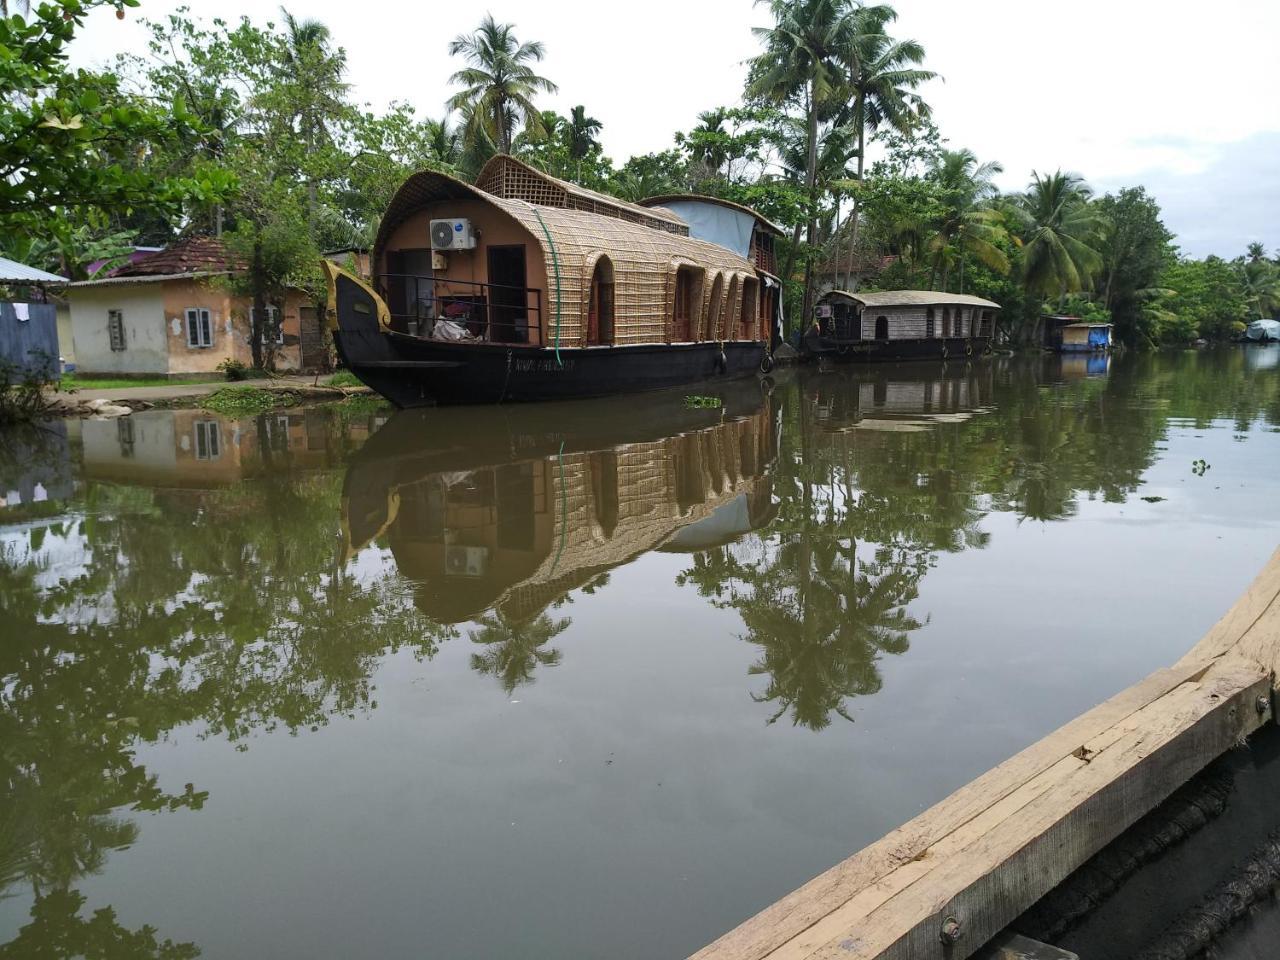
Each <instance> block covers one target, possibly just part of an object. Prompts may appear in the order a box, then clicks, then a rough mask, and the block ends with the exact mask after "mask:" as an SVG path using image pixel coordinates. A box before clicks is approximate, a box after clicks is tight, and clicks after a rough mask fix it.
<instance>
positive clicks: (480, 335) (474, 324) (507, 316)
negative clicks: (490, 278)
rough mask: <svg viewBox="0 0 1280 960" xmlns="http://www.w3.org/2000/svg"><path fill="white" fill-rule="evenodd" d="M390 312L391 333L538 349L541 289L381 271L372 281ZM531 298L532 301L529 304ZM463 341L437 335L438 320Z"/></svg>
mask: <svg viewBox="0 0 1280 960" xmlns="http://www.w3.org/2000/svg"><path fill="white" fill-rule="evenodd" d="M375 282H376V284H377V288H378V293H379V294H380V295H381V296H382V298H383V299H384V300H385V301H386V303H387V306H388V308H390V311H391V326H392V329H395V330H399V331H401V332H403V333H408V334H410V335H411V336H418V337H425V338H427V339H433V338H435V339H465V340H474V341H481V342H484V343H528V344H534V345H536V346H542V291H541V290H539V289H536V288H534V287H515V286H509V285H507V284H501V283H481V282H480V281H478V280H453V279H448V278H444V277H421V276H415V275H413V274H407V273H384V274H379V275H378V276H377V277H376V278H375ZM531 298H532V303H531V302H530V301H531ZM442 321H443V322H448V323H451V324H454V325H455V327H453V328H450V329H451V331H452V332H457V328H459V327H460V328H461V329H462V330H463V331H465V337H461V338H453V337H437V333H436V327H437V325H438V324H439V323H441V322H442Z"/></svg>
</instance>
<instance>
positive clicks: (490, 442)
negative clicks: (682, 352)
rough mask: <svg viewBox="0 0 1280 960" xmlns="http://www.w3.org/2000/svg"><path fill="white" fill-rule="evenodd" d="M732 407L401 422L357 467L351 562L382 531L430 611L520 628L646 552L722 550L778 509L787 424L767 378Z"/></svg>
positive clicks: (531, 411) (463, 414) (519, 412)
mask: <svg viewBox="0 0 1280 960" xmlns="http://www.w3.org/2000/svg"><path fill="white" fill-rule="evenodd" d="M722 399H723V403H724V405H723V406H722V407H721V408H719V409H689V408H686V407H685V406H684V398H683V397H681V396H668V397H664V398H657V399H654V398H650V400H648V401H646V403H645V404H644V405H637V404H636V403H635V402H634V401H631V402H626V401H617V402H609V401H605V402H603V403H599V404H592V405H590V410H585V409H576V410H575V409H574V407H579V408H581V407H582V405H564V406H540V407H528V408H519V409H511V410H508V411H506V412H505V414H504V415H503V416H501V417H499V416H495V414H494V412H493V411H486V410H482V409H477V410H457V411H449V412H448V413H447V415H445V416H439V415H435V414H436V413H437V412H434V411H423V412H406V413H401V414H397V415H396V417H395V418H393V419H392V421H391V422H389V423H388V424H387V425H386V426H385V427H384V428H383V429H382V430H381V431H379V433H378V434H377V435H375V436H374V437H373V439H372V440H371V441H370V443H369V444H368V445H367V447H366V448H365V449H364V450H362V451H361V453H360V455H359V456H357V458H356V459H355V461H354V462H353V463H352V465H351V467H350V469H349V470H348V472H347V477H346V483H345V487H344V499H343V505H344V530H345V535H346V538H347V548H348V554H349V555H350V554H353V553H354V552H355V551H357V550H359V549H360V548H361V547H362V546H364V545H365V544H367V543H368V542H369V541H371V540H373V539H375V538H379V537H383V536H385V538H386V543H387V544H388V545H389V547H390V549H391V552H392V554H393V555H394V557H395V560H396V564H397V566H398V568H399V570H400V572H401V574H403V575H404V576H405V577H407V578H409V579H410V580H412V581H413V582H414V584H415V590H416V597H417V602H418V606H419V608H420V609H421V610H422V612H424V613H426V614H427V615H428V616H430V617H432V618H433V619H435V620H438V621H441V622H443V623H458V622H463V621H470V620H477V619H478V618H481V617H482V616H483V615H484V614H485V613H486V611H489V610H491V609H492V610H493V613H494V615H495V616H496V617H498V618H500V619H501V620H502V621H503V622H504V623H507V624H518V623H526V622H529V621H531V620H533V619H534V618H537V617H538V616H539V615H541V614H542V613H543V611H545V610H546V608H547V607H548V606H549V605H551V604H552V603H554V602H555V601H557V600H559V599H560V598H562V597H563V596H564V595H565V594H567V593H568V592H569V591H571V590H573V589H576V588H578V587H581V586H584V585H586V584H588V583H590V582H591V581H592V580H594V579H595V578H597V577H598V576H600V574H602V573H604V572H606V571H608V570H610V569H612V568H614V567H617V566H619V565H621V564H624V563H627V562H628V561H630V560H632V559H633V558H635V557H637V556H639V555H640V554H642V553H644V552H646V551H649V550H653V549H656V548H662V547H667V548H670V549H675V550H682V549H698V548H699V546H698V545H699V544H700V543H704V542H713V541H716V540H717V539H719V541H720V542H723V538H725V537H732V536H735V535H738V534H740V533H744V532H747V531H749V530H751V529H754V528H756V527H759V526H761V525H763V524H765V523H767V522H768V521H769V519H771V517H772V515H773V506H772V500H771V496H770V486H769V471H770V468H771V465H772V463H773V461H774V458H775V456H776V445H777V429H776V425H775V420H774V413H773V409H772V406H771V403H770V401H769V398H768V396H767V395H766V394H763V393H761V392H760V390H759V389H758V388H757V387H756V385H755V384H746V385H744V387H743V389H742V390H741V391H740V392H739V393H737V394H736V395H730V396H726V397H724V398H722ZM495 428H496V429H495ZM424 438H425V440H424Z"/></svg>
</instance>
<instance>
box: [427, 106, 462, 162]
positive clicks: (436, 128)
mask: <svg viewBox="0 0 1280 960" xmlns="http://www.w3.org/2000/svg"><path fill="white" fill-rule="evenodd" d="M423 130H424V132H425V133H426V141H427V149H428V150H429V151H430V153H431V157H432V159H433V160H437V161H439V162H440V163H444V164H448V165H449V166H451V167H456V166H457V165H458V163H459V161H460V160H461V159H462V138H461V136H459V133H458V129H457V128H456V127H454V126H453V125H452V124H450V123H449V118H448V116H444V117H441V118H440V119H439V120H427V121H425V122H424V123H423Z"/></svg>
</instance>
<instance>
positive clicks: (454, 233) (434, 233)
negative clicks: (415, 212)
mask: <svg viewBox="0 0 1280 960" xmlns="http://www.w3.org/2000/svg"><path fill="white" fill-rule="evenodd" d="M475 246H476V233H475V230H473V229H472V228H471V221H470V220H467V219H465V218H460V219H457V220H432V221H431V249H432V250H474V249H475Z"/></svg>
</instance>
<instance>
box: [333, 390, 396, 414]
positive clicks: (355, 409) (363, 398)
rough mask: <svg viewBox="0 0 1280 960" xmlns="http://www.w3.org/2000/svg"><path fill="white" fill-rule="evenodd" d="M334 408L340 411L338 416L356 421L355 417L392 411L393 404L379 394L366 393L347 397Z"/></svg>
mask: <svg viewBox="0 0 1280 960" xmlns="http://www.w3.org/2000/svg"><path fill="white" fill-rule="evenodd" d="M333 406H334V408H335V409H336V410H337V411H338V416H340V417H342V418H343V419H344V420H346V419H354V418H355V417H367V416H369V415H370V414H373V413H381V412H382V411H384V410H390V409H391V402H390V401H388V400H384V399H383V398H382V397H380V396H378V395H377V394H370V393H364V394H357V395H356V396H354V397H347V398H346V399H345V400H340V401H338V402H337V403H335V404H334V405H333Z"/></svg>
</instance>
